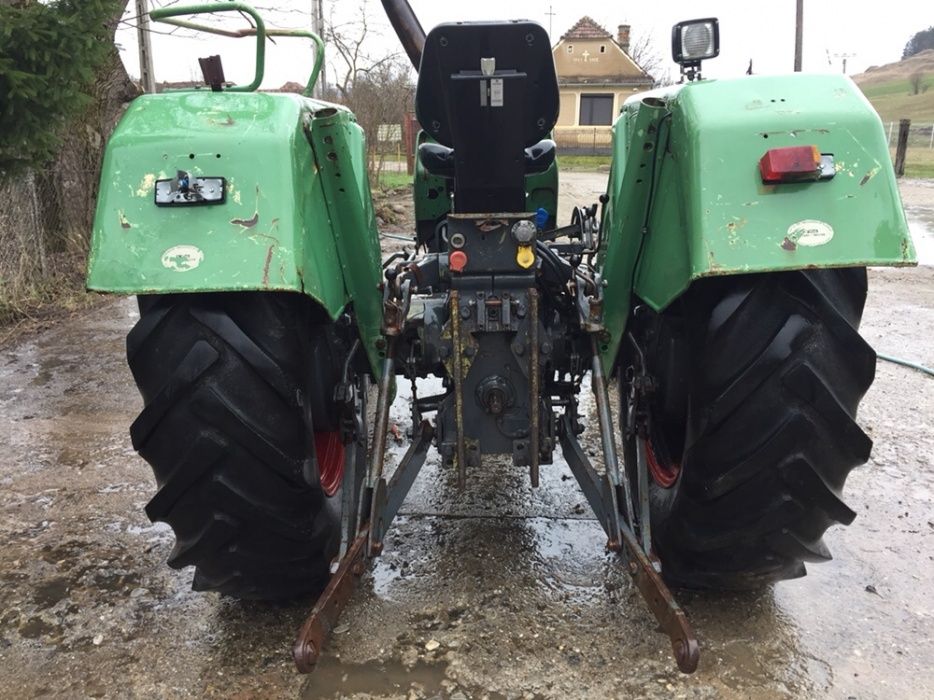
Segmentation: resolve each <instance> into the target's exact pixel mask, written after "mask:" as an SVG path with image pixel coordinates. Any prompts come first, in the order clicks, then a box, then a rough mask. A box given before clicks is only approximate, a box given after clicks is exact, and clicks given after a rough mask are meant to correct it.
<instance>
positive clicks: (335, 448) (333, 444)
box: [315, 432, 344, 497]
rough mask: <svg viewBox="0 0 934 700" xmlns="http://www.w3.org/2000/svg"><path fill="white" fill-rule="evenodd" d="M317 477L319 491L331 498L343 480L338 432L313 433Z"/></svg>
mask: <svg viewBox="0 0 934 700" xmlns="http://www.w3.org/2000/svg"><path fill="white" fill-rule="evenodd" d="M315 453H316V454H317V455H318V475H319V481H320V482H321V490H322V491H324V493H325V494H326V495H327V496H329V497H330V496H333V495H334V494H335V493H337V490H338V489H339V488H340V487H341V482H342V481H343V480H344V443H343V442H342V441H341V434H340V433H339V432H330V433H315Z"/></svg>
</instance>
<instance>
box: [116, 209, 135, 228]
mask: <svg viewBox="0 0 934 700" xmlns="http://www.w3.org/2000/svg"><path fill="white" fill-rule="evenodd" d="M117 218H118V219H119V220H120V228H122V229H124V230H128V229H131V228H133V224H131V223H130V220H129V219H127V218H126V212H124V211H123V210H122V209H121V210H120V211H118V212H117Z"/></svg>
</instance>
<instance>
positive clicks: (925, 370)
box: [876, 353, 934, 377]
mask: <svg viewBox="0 0 934 700" xmlns="http://www.w3.org/2000/svg"><path fill="white" fill-rule="evenodd" d="M876 357H878V358H879V359H880V360H885V361H886V362H891V363H892V364H893V365H901V366H902V367H909V368H911V369H916V370H918V371H919V372H923V373H924V374H926V375H928V376H929V377H934V369H931V368H930V367H925V366H924V365H919V364H918V363H917V362H910V361H908V360H903V359H901V358H900V357H892V356H891V355H883V354H882V353H876Z"/></svg>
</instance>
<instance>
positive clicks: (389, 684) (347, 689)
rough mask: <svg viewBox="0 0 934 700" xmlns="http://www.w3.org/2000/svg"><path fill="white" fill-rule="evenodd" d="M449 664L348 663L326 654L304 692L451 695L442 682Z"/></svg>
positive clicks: (309, 698) (336, 695) (312, 695)
mask: <svg viewBox="0 0 934 700" xmlns="http://www.w3.org/2000/svg"><path fill="white" fill-rule="evenodd" d="M446 668H447V665H446V664H427V663H424V662H420V663H417V664H416V665H415V666H413V667H412V668H407V667H406V666H404V665H403V664H402V662H400V661H395V660H393V661H386V662H384V663H370V664H348V663H344V662H343V661H341V660H340V659H338V658H335V657H325V658H324V659H322V660H321V662H320V663H319V664H318V666H317V668H316V669H315V673H314V676H313V677H312V678H311V679H309V682H308V685H307V686H306V687H305V689H304V690H303V692H302V698H303V700H312V698H343V697H347V696H349V695H356V694H358V693H361V694H366V695H367V697H375V698H388V697H399V696H400V695H406V694H407V693H408V691H409V690H412V689H416V688H417V689H418V690H420V691H421V693H422V695H421V697H429V698H430V697H448V696H447V695H446V694H445V695H442V693H444V692H445V688H444V686H443V685H442V683H443V682H444V680H445V669H446Z"/></svg>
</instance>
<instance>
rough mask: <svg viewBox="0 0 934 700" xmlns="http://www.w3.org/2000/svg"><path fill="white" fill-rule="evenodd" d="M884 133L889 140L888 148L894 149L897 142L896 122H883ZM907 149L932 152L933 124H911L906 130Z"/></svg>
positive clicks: (933, 143) (933, 141)
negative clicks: (924, 149) (923, 149)
mask: <svg viewBox="0 0 934 700" xmlns="http://www.w3.org/2000/svg"><path fill="white" fill-rule="evenodd" d="M883 125H884V126H885V133H886V134H887V135H888V138H889V148H895V145H896V142H897V141H898V122H897V121H891V122H884V124H883ZM908 148H927V149H928V150H934V124H920V123H919V124H916V123H915V122H912V123H911V128H909V129H908Z"/></svg>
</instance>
